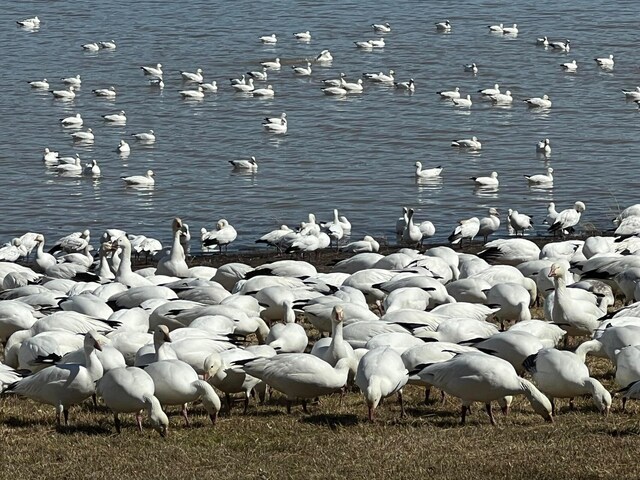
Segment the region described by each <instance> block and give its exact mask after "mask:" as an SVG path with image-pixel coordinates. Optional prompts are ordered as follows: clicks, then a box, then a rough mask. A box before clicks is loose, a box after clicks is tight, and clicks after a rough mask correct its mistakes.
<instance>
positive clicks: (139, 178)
mask: <svg viewBox="0 0 640 480" xmlns="http://www.w3.org/2000/svg"><path fill="white" fill-rule="evenodd" d="M153 177H154V173H153V170H147V173H145V174H144V175H132V176H130V177H120V178H122V180H124V183H125V184H126V185H130V186H151V185H155V183H156V181H155V179H154V178H153Z"/></svg>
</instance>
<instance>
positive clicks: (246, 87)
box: [231, 78, 255, 93]
mask: <svg viewBox="0 0 640 480" xmlns="http://www.w3.org/2000/svg"><path fill="white" fill-rule="evenodd" d="M231 86H232V87H233V89H234V90H235V91H236V92H241V93H249V92H251V91H253V89H254V88H255V87H254V85H253V78H250V79H249V80H247V83H237V84H235V85H231Z"/></svg>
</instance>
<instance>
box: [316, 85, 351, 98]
mask: <svg viewBox="0 0 640 480" xmlns="http://www.w3.org/2000/svg"><path fill="white" fill-rule="evenodd" d="M322 93H324V94H325V95H328V96H333V97H340V96H343V95H346V94H347V93H349V92H348V91H347V89H345V88H342V87H326V88H323V89H322Z"/></svg>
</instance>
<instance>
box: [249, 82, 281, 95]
mask: <svg viewBox="0 0 640 480" xmlns="http://www.w3.org/2000/svg"><path fill="white" fill-rule="evenodd" d="M275 93H276V92H275V91H274V90H273V86H271V85H267V87H266V88H254V89H253V90H252V91H251V94H252V95H253V96H254V97H263V98H270V97H273V96H274V95H275Z"/></svg>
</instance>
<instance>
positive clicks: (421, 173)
mask: <svg viewBox="0 0 640 480" xmlns="http://www.w3.org/2000/svg"><path fill="white" fill-rule="evenodd" d="M415 167H416V177H419V178H433V177H438V176H440V174H441V173H442V167H441V166H440V165H438V166H437V167H433V168H427V169H424V170H423V169H422V162H416V163H415Z"/></svg>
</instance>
